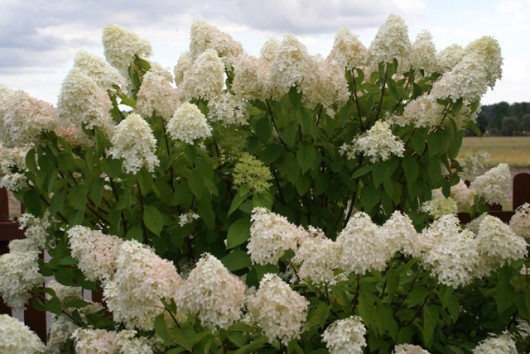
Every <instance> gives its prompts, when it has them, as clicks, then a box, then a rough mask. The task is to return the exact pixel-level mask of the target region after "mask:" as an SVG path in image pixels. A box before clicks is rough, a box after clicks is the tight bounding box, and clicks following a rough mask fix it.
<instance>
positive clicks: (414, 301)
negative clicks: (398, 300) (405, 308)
mask: <svg viewBox="0 0 530 354" xmlns="http://www.w3.org/2000/svg"><path fill="white" fill-rule="evenodd" d="M428 293H429V291H428V290H427V289H426V288H424V287H423V286H415V287H414V288H413V289H412V291H411V292H410V293H409V297H408V300H407V303H408V304H409V306H411V307H412V306H415V305H418V304H420V303H422V302H423V301H424V300H425V297H426V296H427V294H428Z"/></svg>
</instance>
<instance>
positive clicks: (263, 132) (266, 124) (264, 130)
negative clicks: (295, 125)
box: [256, 116, 272, 143]
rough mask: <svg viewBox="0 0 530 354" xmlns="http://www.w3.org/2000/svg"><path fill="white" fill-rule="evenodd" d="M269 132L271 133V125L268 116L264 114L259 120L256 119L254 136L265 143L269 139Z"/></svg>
mask: <svg viewBox="0 0 530 354" xmlns="http://www.w3.org/2000/svg"><path fill="white" fill-rule="evenodd" d="M271 133H272V125H271V122H270V121H269V117H268V116H264V117H262V118H261V119H260V120H258V121H257V123H256V136H257V137H258V139H259V140H260V141H261V142H263V143H266V142H267V141H269V139H270V137H271Z"/></svg>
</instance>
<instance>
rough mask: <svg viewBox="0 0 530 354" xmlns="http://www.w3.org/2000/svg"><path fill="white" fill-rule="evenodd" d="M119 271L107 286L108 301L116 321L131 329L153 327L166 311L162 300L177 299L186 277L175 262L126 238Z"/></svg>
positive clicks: (117, 262)
mask: <svg viewBox="0 0 530 354" xmlns="http://www.w3.org/2000/svg"><path fill="white" fill-rule="evenodd" d="M116 266H117V267H116V273H115V274H114V278H113V280H112V281H108V282H107V283H106V284H105V287H104V296H105V301H106V302H107V304H108V308H109V310H111V311H112V314H113V317H114V320H115V321H117V322H123V323H124V324H125V326H126V327H128V328H135V327H137V328H140V329H145V330H152V329H153V328H154V320H155V318H156V316H158V315H159V314H161V313H162V312H163V311H164V305H163V303H162V300H163V299H165V300H166V301H167V300H169V299H175V298H176V295H177V291H178V289H179V287H180V286H181V282H182V279H181V277H180V275H179V274H178V273H177V269H176V268H175V265H174V264H173V263H172V262H171V261H168V260H166V259H163V258H160V257H159V256H157V255H156V254H155V253H154V252H153V251H152V250H151V249H149V248H148V247H147V246H145V245H143V244H141V243H139V242H136V241H133V240H131V241H124V242H123V243H122V244H121V246H120V248H119V253H118V258H117V261H116Z"/></svg>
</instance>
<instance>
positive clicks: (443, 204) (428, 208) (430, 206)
mask: <svg viewBox="0 0 530 354" xmlns="http://www.w3.org/2000/svg"><path fill="white" fill-rule="evenodd" d="M420 211H422V212H424V213H427V214H429V215H431V216H433V217H434V218H436V219H437V218H440V217H442V216H443V215H448V214H456V213H457V212H458V205H457V204H456V201H455V200H454V199H453V198H451V197H448V198H445V197H440V198H434V199H432V200H428V201H426V202H424V203H423V204H422V205H421V207H420Z"/></svg>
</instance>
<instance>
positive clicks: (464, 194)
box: [451, 180, 477, 210]
mask: <svg viewBox="0 0 530 354" xmlns="http://www.w3.org/2000/svg"><path fill="white" fill-rule="evenodd" d="M476 195H477V191H476V190H474V189H470V188H469V187H468V186H467V184H466V183H465V182H464V181H462V180H460V182H458V183H457V184H455V185H454V186H452V187H451V198H453V200H454V201H455V202H456V205H457V207H458V210H466V209H469V208H471V207H472V206H473V204H474V203H475V196H476Z"/></svg>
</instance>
